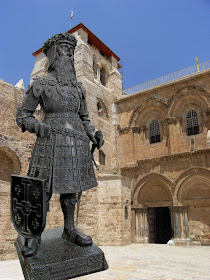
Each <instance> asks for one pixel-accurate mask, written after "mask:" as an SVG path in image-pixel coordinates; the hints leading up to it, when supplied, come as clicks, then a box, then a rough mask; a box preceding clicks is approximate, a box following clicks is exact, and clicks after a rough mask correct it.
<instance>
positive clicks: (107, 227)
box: [97, 174, 131, 245]
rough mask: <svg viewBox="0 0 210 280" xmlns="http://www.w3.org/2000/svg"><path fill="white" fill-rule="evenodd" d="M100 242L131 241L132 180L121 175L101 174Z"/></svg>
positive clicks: (109, 243)
mask: <svg viewBox="0 0 210 280" xmlns="http://www.w3.org/2000/svg"><path fill="white" fill-rule="evenodd" d="M98 205H99V209H98V234H97V237H98V244H99V245H125V244H129V243H130V242H131V237H130V234H131V198H130V182H129V181H127V180H126V179H125V178H122V177H121V176H119V175H108V174H107V175H106V174H104V175H100V176H99V203H98Z"/></svg>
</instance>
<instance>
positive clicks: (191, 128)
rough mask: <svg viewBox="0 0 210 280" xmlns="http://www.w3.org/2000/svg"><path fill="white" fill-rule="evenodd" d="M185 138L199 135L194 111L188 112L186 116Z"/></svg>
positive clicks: (196, 116)
mask: <svg viewBox="0 0 210 280" xmlns="http://www.w3.org/2000/svg"><path fill="white" fill-rule="evenodd" d="M186 122H187V136H190V135H195V134H199V133H200V129H199V124H198V114H197V113H196V111H194V110H190V111H189V112H188V113H187V115H186Z"/></svg>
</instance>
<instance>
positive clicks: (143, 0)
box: [0, 0, 210, 88]
mask: <svg viewBox="0 0 210 280" xmlns="http://www.w3.org/2000/svg"><path fill="white" fill-rule="evenodd" d="M71 9H73V12H74V19H73V21H72V27H73V26H75V25H77V24H79V23H80V22H82V23H83V24H84V25H86V26H87V28H88V29H90V30H91V31H92V32H93V33H94V34H95V35H96V36H97V37H98V38H99V39H101V40H102V41H103V42H104V43H105V44H106V45H107V46H108V47H109V48H110V49H111V50H112V51H114V52H115V53H116V54H117V55H118V56H119V57H120V58H121V60H122V63H123V84H124V88H128V87H131V86H135V85H137V84H140V83H143V82H145V81H149V80H152V79H154V78H157V77H161V76H163V75H166V74H169V73H172V72H175V71H178V70H181V69H184V68H186V67H189V66H192V65H194V64H195V57H196V56H198V59H199V62H204V61H207V60H210V0H106V1H102V0H71V1H68V0H36V1H33V0H1V2H0V11H1V13H0V15H1V16H0V26H1V44H0V79H3V80H5V81H7V82H9V83H11V84H16V83H17V82H18V81H19V80H20V79H21V78H23V80H24V84H25V87H27V85H28V83H29V78H30V74H31V72H32V69H33V65H34V62H35V58H34V57H33V56H32V53H33V52H34V51H36V50H37V49H39V48H40V47H41V46H42V45H43V43H44V41H45V40H46V39H48V38H50V37H51V36H52V35H54V34H57V33H61V32H65V31H67V30H69V29H70V13H71Z"/></svg>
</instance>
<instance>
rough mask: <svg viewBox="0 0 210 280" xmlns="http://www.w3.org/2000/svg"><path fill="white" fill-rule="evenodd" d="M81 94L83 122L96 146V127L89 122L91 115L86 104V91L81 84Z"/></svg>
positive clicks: (80, 113)
mask: <svg viewBox="0 0 210 280" xmlns="http://www.w3.org/2000/svg"><path fill="white" fill-rule="evenodd" d="M79 93H80V109H79V115H80V118H81V120H82V123H83V126H84V129H85V132H86V133H87V136H88V137H89V138H90V140H91V141H92V142H93V143H94V144H97V141H96V139H95V127H94V126H93V125H92V124H91V123H90V120H89V113H88V109H87V104H86V91H85V88H84V87H83V86H82V84H80V86H79Z"/></svg>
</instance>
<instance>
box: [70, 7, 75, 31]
mask: <svg viewBox="0 0 210 280" xmlns="http://www.w3.org/2000/svg"><path fill="white" fill-rule="evenodd" d="M73 17H74V16H73V9H71V18H70V29H71V21H72V20H73Z"/></svg>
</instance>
